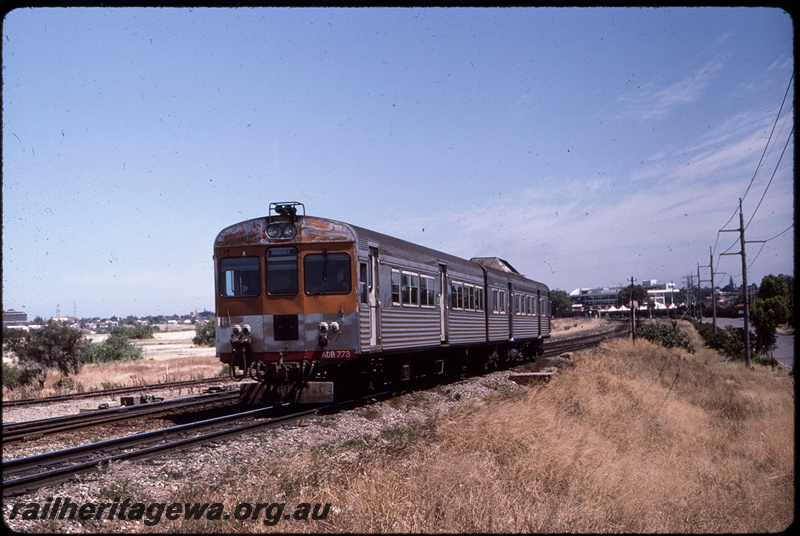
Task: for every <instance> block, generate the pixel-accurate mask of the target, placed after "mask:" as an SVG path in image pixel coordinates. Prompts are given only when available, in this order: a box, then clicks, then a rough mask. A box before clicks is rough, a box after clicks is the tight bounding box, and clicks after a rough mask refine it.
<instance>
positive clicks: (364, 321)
mask: <svg viewBox="0 0 800 536" xmlns="http://www.w3.org/2000/svg"><path fill="white" fill-rule="evenodd" d="M358 320H359V322H358V324H359V331H358V338H359V342H360V344H361V345H360V346H359V348H358V351H359V352H365V351H367V350H369V349H370V344H369V337H370V330H369V305H367V304H366V303H360V304H358Z"/></svg>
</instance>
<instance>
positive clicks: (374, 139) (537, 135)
mask: <svg viewBox="0 0 800 536" xmlns="http://www.w3.org/2000/svg"><path fill="white" fill-rule="evenodd" d="M793 31H794V28H793V23H792V20H791V17H790V16H789V15H788V14H787V13H786V12H784V11H782V10H779V9H767V8H738V9H734V8H660V9H640V8H521V9H484V8H475V9H472V8H465V9H452V8H451V9H416V8H415V9H406V8H396V9H341V8H336V9H275V8H264V9H251V8H244V9H154V8H130V9H129V8H124V9H123V8H96V9H89V8H67V9H18V10H14V11H11V12H10V13H9V14H7V15H6V17H5V19H4V21H3V32H2V46H3V71H2V75H3V155H2V156H3V167H2V172H3V176H2V188H3V295H2V299H3V308H4V309H17V310H24V311H26V312H27V313H28V315H29V317H30V318H33V317H34V316H42V317H44V318H49V317H51V316H53V315H55V313H56V307H57V306H58V305H60V307H61V312H62V313H64V314H72V313H73V310H76V311H77V314H78V316H79V317H90V316H110V315H118V316H127V315H131V314H132V315H149V314H175V313H186V312H189V311H191V310H193V309H195V308H197V309H200V310H202V309H209V310H213V307H214V290H213V264H212V253H213V252H212V245H213V242H214V238H215V236H216V234H217V232H218V231H219V230H220V229H222V228H223V227H225V226H227V225H230V224H233V223H235V222H237V221H241V220H245V219H249V218H255V217H259V216H263V215H265V214H266V213H267V210H268V206H269V203H271V202H277V201H292V200H294V201H300V202H303V203H305V207H306V213H307V214H313V215H317V216H322V217H327V218H332V219H338V220H342V221H346V222H350V223H353V224H357V225H360V226H363V227H367V228H371V229H374V230H376V231H379V232H383V233H387V234H391V235H394V236H398V237H400V238H404V239H407V240H411V241H414V242H418V243H421V244H424V245H427V246H430V247H433V248H436V249H440V250H443V251H446V252H448V253H451V254H455V255H458V256H461V257H466V258H469V257H472V256H499V257H502V258H504V259H506V260H508V261H509V262H510V263H511V264H512V265H514V266H515V267H516V268H517V269H518V270H519V271H521V272H522V273H524V274H525V275H527V276H528V277H531V278H533V279H537V280H540V281H543V282H545V283H547V284H548V285H549V286H550V288H552V289H562V290H566V291H568V292H569V291H571V290H573V289H574V288H577V287H590V286H604V285H615V284H623V283H625V282H626V281H628V280H629V278H630V277H631V276H633V277H634V278H636V280H637V281H642V280H644V279H657V280H659V281H661V282H664V281H674V282H676V283H679V284H681V285H683V282H684V280H685V278H686V276H687V275H688V274H695V275H696V273H697V265H698V264H700V265H708V263H709V248H713V249H714V252H715V256H714V263H715V267H718V268H717V271H718V272H723V273H724V274H725V275H718V276H717V281H720V280H722V282H723V284H725V283H727V281H728V278H729V277H731V276H732V277H733V279H734V281H735V282H737V283H740V282H741V279H742V277H741V273H742V269H741V260H740V258H739V257H738V256H721V257H720V256H719V254H720V253H723V252H725V251H729V252H736V251H738V250H739V247H738V242H737V239H738V234H737V233H718V231H719V230H720V229H723V228H725V229H735V228H737V227H738V214H736V216H735V217H734V218H733V219H732V220H730V218H731V216H732V215H734V214H735V212H736V210H737V207H738V199H739V198H740V197H744V201H743V208H744V217H745V223H746V224H747V232H746V238H747V239H748V240H766V239H771V240H769V241H768V242H767V243H765V244H760V243H754V244H748V245H747V258H748V263H749V264H751V266H750V268H749V270H748V279H749V281H750V282H756V283H758V282H760V281H761V278H762V277H763V276H764V275H766V274H770V273H774V274H778V273H786V274H793V270H794V249H793V248H794V229H793V228H791V229H789V230H788V232H785V233H784V231H786V230H787V229H788V228H790V227H791V226H792V224H793V218H794V205H793V199H794V181H793V166H794V162H793V152H794V136H793V134H791V135H790V133H791V131H792V128H793V124H794V118H793V112H794V110H793V101H794V84H793V83H792V84H791V86H790V80H791V79H792V74H793V69H794V58H793ZM787 87H788V88H789V95H788V97H787V99H786V103H785V104H784V105H783V109H782V110H781V111H780V113H779V110H780V108H781V103H782V101H783V99H784V95H785V94H786V91H787ZM776 120H777V123H776ZM773 126H774V127H775V128H774V132H773ZM771 132H772V137H771V140H770V141H769V145H768V144H767V142H768V138H770V133H771ZM787 141H788V143H789V145H788V149H787V150H786V153H785V154H784V155H783V158H782V160H781V161H780V165H778V160H779V159H780V158H781V153H782V151H783V148H784V146H785V144H786V143H787ZM765 148H766V154H765V155H764V158H763V161H762V162H761V166H760V167H759V161H760V159H761V157H762V154H763V153H764V151H765ZM757 169H758V172H756V170H757ZM751 181H752V184H751ZM748 187H749V189H748ZM765 192H766V193H765ZM762 195H763V200H761V199H762ZM760 200H761V204H760V205H759V201H760ZM757 207H758V208H757ZM751 218H752V220H751ZM748 221H749V224H748ZM781 233H783V234H781ZM778 235H779V236H778ZM776 236H777V237H776ZM773 237H776V238H773ZM734 244H735V245H734ZM731 246H733V247H731ZM762 246H763V247H762ZM759 251H760V252H759ZM757 254H758V255H757ZM701 278H702V279H709V278H710V272H709V270H708V269H701Z"/></svg>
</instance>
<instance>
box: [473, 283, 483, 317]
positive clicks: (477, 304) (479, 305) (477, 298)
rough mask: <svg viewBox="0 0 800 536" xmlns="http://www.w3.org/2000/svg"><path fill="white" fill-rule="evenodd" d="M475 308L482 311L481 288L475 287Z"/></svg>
mask: <svg viewBox="0 0 800 536" xmlns="http://www.w3.org/2000/svg"><path fill="white" fill-rule="evenodd" d="M475 310H476V311H483V289H482V288H481V287H475Z"/></svg>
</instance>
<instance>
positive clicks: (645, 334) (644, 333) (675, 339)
mask: <svg viewBox="0 0 800 536" xmlns="http://www.w3.org/2000/svg"><path fill="white" fill-rule="evenodd" d="M636 337H637V338H642V339H647V340H648V341H650V342H654V343H656V344H660V345H661V346H666V347H667V348H684V349H685V350H687V351H688V352H690V353H694V346H692V343H691V341H690V340H689V336H688V335H686V334H685V333H684V332H682V331H681V330H679V329H678V328H677V327H674V326H667V325H664V324H647V325H646V326H643V327H641V328H639V329H637V330H636Z"/></svg>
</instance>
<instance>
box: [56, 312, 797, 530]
mask: <svg viewBox="0 0 800 536" xmlns="http://www.w3.org/2000/svg"><path fill="white" fill-rule="evenodd" d="M668 327H670V328H671V327H672V326H668ZM677 327H678V328H679V329H680V332H682V333H683V334H685V335H686V337H687V338H688V339H689V341H690V343H691V346H692V347H694V349H695V352H694V353H690V352H688V351H687V350H686V349H685V348H684V347H681V346H680V345H679V346H673V347H666V346H664V345H662V344H661V343H652V342H650V341H649V340H647V339H645V338H638V339H636V340H635V341H631V340H630V339H618V340H611V341H607V342H605V343H603V344H602V345H601V347H599V348H597V349H594V350H588V351H582V352H579V353H577V354H575V355H574V356H573V362H574V365H575V366H574V367H569V368H567V369H563V370H562V371H561V372H559V373H557V374H556V375H555V376H554V377H553V378H552V379H551V380H550V381H549V382H548V383H545V384H536V385H531V386H529V387H519V386H517V387H515V388H513V389H511V388H509V389H508V390H506V389H504V388H503V385H505V384H504V383H503V382H502V381H500V378H496V380H497V381H498V383H492V384H491V385H493V386H494V387H493V389H492V390H493V391H494V392H495V393H496V394H495V395H489V396H481V397H477V398H474V399H473V400H472V401H470V402H465V403H464V404H462V405H460V406H459V407H457V408H455V409H449V410H448V409H444V408H443V407H442V406H441V405H439V404H438V402H437V401H441V397H446V396H448V395H447V393H448V392H449V388H448V387H445V386H443V387H440V388H437V389H433V390H429V391H423V392H415V393H408V394H405V395H403V396H402V397H396V398H393V399H392V400H388V401H384V402H377V403H375V404H373V405H371V406H369V407H368V408H362V409H361V410H358V411H355V412H348V415H338V416H326V417H325V418H321V419H317V420H315V421H311V422H310V423H309V424H308V425H307V427H306V430H307V431H308V433H307V435H305V436H303V437H307V438H311V439H307V441H304V442H302V443H301V444H300V446H298V447H296V448H294V447H288V444H287V435H288V436H290V437H291V436H292V431H291V430H272V431H266V432H261V433H260V434H259V435H258V436H257V437H250V438H243V440H241V441H237V443H236V447H235V448H236V453H237V456H221V457H220V456H218V455H217V454H214V455H212V456H210V457H213V458H214V461H213V462H209V463H208V464H206V465H204V466H203V468H202V475H203V481H202V483H198V482H197V476H196V475H197V471H198V468H197V467H195V466H194V465H192V464H187V466H183V465H181V464H179V463H176V464H167V465H162V466H157V467H156V466H150V467H147V468H139V467H137V468H136V471H135V473H134V472H133V471H132V470H131V469H127V470H126V468H125V467H119V468H112V469H111V470H110V471H109V472H107V473H104V474H103V475H101V476H99V477H98V478H99V481H98V482H97V484H96V486H95V487H94V491H92V490H90V491H89V494H90V495H89V497H90V498H92V497H93V495H92V494H93V493H94V494H97V496H99V497H102V496H103V495H102V494H103V493H104V490H109V489H114V490H118V489H120V488H125V489H130V490H133V493H135V495H136V497H137V499H138V500H141V501H149V500H151V501H159V502H167V503H171V502H178V503H193V502H214V501H217V500H219V498H220V497H224V498H225V501H227V502H226V504H229V505H235V504H237V503H241V502H245V501H250V502H253V501H257V500H263V499H262V498H269V499H270V500H273V499H274V500H276V501H278V502H281V503H286V504H287V505H290V504H300V503H322V504H325V503H330V504H331V512H330V515H329V516H328V518H327V519H326V520H325V522H324V523H322V522H316V523H315V522H307V523H306V522H304V523H295V524H292V525H282V526H281V525H279V526H278V527H277V528H276V529H275V530H285V531H291V532H303V533H305V532H313V533H317V532H334V533H340V532H344V533H436V532H439V533H440V532H446V533H519V532H522V533H531V532H550V533H559V532H564V533H567V532H568V533H609V532H613V533H625V532H635V533H676V532H677V533H729V532H733V533H751V532H755V533H764V532H781V531H785V530H787V528H788V527H789V526H790V525H791V524H792V523H793V521H794V517H795V511H794V509H795V495H794V493H795V491H794V490H795V485H794V472H795V471H794V379H793V377H791V376H789V375H787V374H785V373H783V372H781V371H780V370H778V369H776V370H772V369H769V368H765V367H757V368H756V369H755V370H748V369H745V368H744V367H742V366H740V365H738V364H736V363H732V362H731V361H730V359H728V358H726V357H724V356H721V355H720V354H719V353H718V352H717V351H715V350H712V349H709V348H708V347H707V346H704V345H703V344H702V340H701V339H700V337H699V336H698V334H697V332H696V331H695V330H694V328H693V327H692V325H691V324H689V323H688V322H685V321H679V323H678V326H677ZM665 333H666V332H665ZM674 335H675V334H674V333H666V336H665V337H663V338H665V339H668V340H669V339H670V338H671V337H673V336H674ZM657 338H659V337H657ZM678 338H679V339H681V340H683V337H678ZM497 374H499V373H497ZM508 383H509V384H510V383H511V382H508ZM452 400H455V399H452ZM459 400H461V399H460V398H459ZM220 448H221V449H222V450H220V451H218V452H228V451H229V449H230V447H229V446H228V447H220ZM242 459H246V460H247V463H246V464H242V462H241V460H242ZM167 479H168V480H169V481H170V483H171V487H170V488H169V489H165V488H164V486H163V485H161V483H162V482H164V481H165V480H167ZM150 482H152V483H153V484H152V485H150V484H149V483H150ZM111 496H114V495H111ZM49 528H50V530H51V531H55V529H57V528H58V527H57V526H51V527H49ZM82 530H84V531H87V532H108V531H115V530H130V527H126V526H123V525H122V524H119V525H118V526H115V525H114V524H109V523H103V524H93V523H91V522H90V523H87V524H86V525H84V526H83V527H82ZM136 530H137V531H141V532H146V533H164V532H174V533H183V532H191V533H199V532H202V533H205V532H214V533H250V532H252V531H258V532H262V531H266V532H272V531H273V529H265V528H263V527H261V526H259V527H258V528H256V527H255V525H254V524H252V523H251V524H247V523H232V522H219V521H207V520H186V519H176V520H175V521H169V522H164V523H162V524H161V525H159V526H158V527H145V526H138V527H136Z"/></svg>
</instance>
